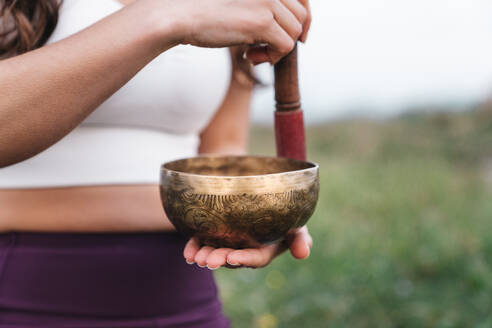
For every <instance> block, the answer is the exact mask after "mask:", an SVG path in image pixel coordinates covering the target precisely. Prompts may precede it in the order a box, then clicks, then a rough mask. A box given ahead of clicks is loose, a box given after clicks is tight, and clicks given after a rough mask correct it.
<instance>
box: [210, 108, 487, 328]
mask: <svg viewBox="0 0 492 328" xmlns="http://www.w3.org/2000/svg"><path fill="white" fill-rule="evenodd" d="M307 136H308V153H309V158H310V160H312V161H316V162H318V163H319V164H320V167H321V171H320V174H321V193H320V200H319V204H318V206H317V209H316V212H315V215H314V216H313V218H312V219H311V220H310V222H309V224H308V226H309V228H310V231H311V233H312V235H313V238H314V248H313V250H312V253H311V256H310V257H309V259H307V260H305V261H297V260H294V259H292V257H291V256H290V255H283V256H282V257H280V258H278V259H277V260H275V261H274V263H272V264H271V265H270V266H268V267H267V268H265V269H261V270H253V269H242V270H227V269H221V270H219V271H218V272H217V274H216V277H217V280H218V282H219V286H220V292H221V296H222V299H223V302H224V306H225V310H226V313H227V314H228V316H229V317H230V318H231V320H232V322H233V327H239V328H243V327H259V328H275V327H296V328H298V327H315V328H318V327H352V328H357V327H381V328H382V327H477V328H478V327H492V188H490V186H491V183H492V110H490V109H487V108H485V109H484V108H482V109H476V110H473V111H467V112H464V113H453V114H445V113H439V114H425V113H419V114H407V115H403V116H401V117H398V118H396V119H392V120H387V121H364V120H350V121H341V122H335V123H329V124H326V125H323V126H316V127H310V128H309V130H308V133H307ZM251 138H252V140H251V153H253V154H273V152H274V143H273V135H272V131H271V129H270V128H261V127H255V128H253V130H252V133H251Z"/></svg>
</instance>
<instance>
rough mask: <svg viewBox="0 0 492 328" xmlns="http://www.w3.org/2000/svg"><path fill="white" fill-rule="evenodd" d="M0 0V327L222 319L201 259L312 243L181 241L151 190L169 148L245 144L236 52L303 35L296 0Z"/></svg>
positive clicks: (240, 257)
mask: <svg viewBox="0 0 492 328" xmlns="http://www.w3.org/2000/svg"><path fill="white" fill-rule="evenodd" d="M0 4H2V11H1V16H0V22H1V26H2V27H1V30H0V31H1V33H2V34H0V35H1V39H0V57H2V58H3V60H1V61H0V167H2V168H1V169H0V232H1V234H0V327H34V326H35V327H214V328H217V327H219V328H220V327H226V326H227V320H226V319H225V318H224V317H223V315H222V313H221V306H220V302H219V301H218V300H217V291H216V287H215V284H214V281H213V277H212V274H211V272H210V270H208V269H202V268H203V267H208V268H209V269H217V268H219V267H221V266H229V267H240V266H247V267H263V266H265V265H267V264H268V263H269V262H270V261H271V260H272V259H273V258H274V257H275V256H277V255H278V254H280V253H281V252H282V251H283V250H284V247H285V246H283V245H288V246H289V247H290V250H291V253H292V254H293V256H294V257H296V258H305V257H307V256H308V255H309V249H310V247H311V237H310V236H309V234H308V232H307V230H306V228H302V229H299V230H297V231H293V232H292V233H291V234H290V235H289V237H288V238H287V239H286V243H279V244H276V245H270V246H267V247H262V248H259V249H246V250H232V249H213V248H211V247H208V246H205V247H200V245H199V244H198V243H197V241H196V240H194V239H191V240H189V241H188V242H186V240H184V239H183V238H182V237H181V236H179V235H178V234H177V233H176V232H174V231H173V227H172V225H171V224H170V222H169V221H168V220H167V218H166V217H165V215H164V212H163V210H162V208H161V205H160V200H159V193H158V187H157V183H158V171H159V166H160V164H161V163H163V162H165V161H168V160H170V159H174V158H178V157H185V156H192V155H195V153H196V150H197V149H198V152H199V153H218V154H241V153H244V152H245V149H246V139H247V129H248V127H247V124H246V122H247V121H248V120H247V118H248V107H249V102H250V96H251V89H252V86H253V83H252V82H251V80H252V79H251V78H250V75H248V74H249V73H248V69H247V65H245V63H246V62H245V60H248V61H250V62H252V63H254V64H258V63H262V62H267V61H268V62H270V63H275V62H276V61H278V60H279V59H280V58H281V57H282V56H284V55H285V54H287V53H288V52H289V51H290V50H291V49H292V48H293V46H294V41H295V40H297V39H299V38H300V39H301V40H302V41H304V40H305V39H306V33H307V30H308V26H309V22H310V18H309V16H310V14H309V10H308V4H307V0H302V1H299V0H281V1H280V0H235V1H230V0H206V1H205V0H179V1H176V0H174V1H173V0H139V1H132V0H126V1H121V2H117V1H116V0H65V1H64V2H63V4H61V7H59V4H58V2H57V1H56V0H3V1H1V2H0ZM58 18H59V20H58ZM57 20H58V23H57ZM238 45H250V46H249V48H248V50H247V51H246V55H245V56H244V57H245V58H247V59H243V52H244V48H243V50H242V51H240V50H239V49H240V48H238V47H234V46H238ZM194 46H199V47H194ZM223 47H231V48H230V54H231V58H232V60H230V59H229V57H228V56H229V53H228V51H227V50H225V49H224V48H223ZM211 48H222V49H211ZM246 64H247V63H246ZM245 67H246V68H245ZM231 77H232V78H231ZM185 243H186V246H185ZM183 248H184V258H185V260H186V262H187V263H188V264H192V265H187V264H186V263H185V261H183V259H182V257H181V256H182V255H181V254H182V252H183ZM194 263H196V264H197V265H198V266H200V267H202V268H199V267H197V266H196V265H193V264H194Z"/></svg>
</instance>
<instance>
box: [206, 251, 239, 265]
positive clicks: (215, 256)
mask: <svg viewBox="0 0 492 328" xmlns="http://www.w3.org/2000/svg"><path fill="white" fill-rule="evenodd" d="M232 251H234V250H233V249H232V248H218V249H216V250H214V251H213V252H211V253H210V254H209V255H208V257H207V267H208V268H209V269H210V270H215V269H218V268H220V267H221V266H223V265H226V264H227V255H229V253H231V252H232Z"/></svg>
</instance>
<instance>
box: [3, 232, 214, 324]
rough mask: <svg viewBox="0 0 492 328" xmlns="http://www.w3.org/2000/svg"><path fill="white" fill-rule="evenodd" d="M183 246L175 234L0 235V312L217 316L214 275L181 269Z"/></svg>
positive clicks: (204, 271)
mask: <svg viewBox="0 0 492 328" xmlns="http://www.w3.org/2000/svg"><path fill="white" fill-rule="evenodd" d="M184 244H185V240H184V239H183V238H182V237H181V236H180V235H178V234H176V233H153V234H149V233H145V234H55V233H6V234H0V307H1V308H2V309H6V310H7V312H8V310H10V311H12V313H14V312H17V311H20V312H26V313H38V314H46V315H49V314H56V315H61V316H76V317H86V318H91V317H101V318H104V317H105V318H108V317H110V318H142V317H155V318H158V317H164V318H172V317H173V316H174V317H175V316H178V317H179V316H180V315H184V316H186V317H191V318H192V317H194V316H195V317H196V316H198V317H200V316H202V317H206V316H207V315H208V316H210V315H211V314H210V313H209V314H207V313H206V312H214V311H215V312H216V313H219V314H220V303H219V301H218V299H217V290H216V286H215V282H214V279H213V276H212V273H211V272H210V271H209V270H207V269H201V268H198V267H196V266H190V265H187V264H186V263H185V261H184V259H183V256H182V251H183V247H184ZM198 317H197V318H198ZM177 320H179V319H177ZM0 327H1V326H0Z"/></svg>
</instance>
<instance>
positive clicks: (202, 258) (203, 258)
mask: <svg viewBox="0 0 492 328" xmlns="http://www.w3.org/2000/svg"><path fill="white" fill-rule="evenodd" d="M214 250H215V248H213V247H211V246H203V247H202V248H200V250H199V251H198V252H197V253H196V255H195V262H196V264H197V265H198V266H199V267H201V268H204V267H206V266H207V258H208V255H209V254H210V253H212V252H213V251H214Z"/></svg>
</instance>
